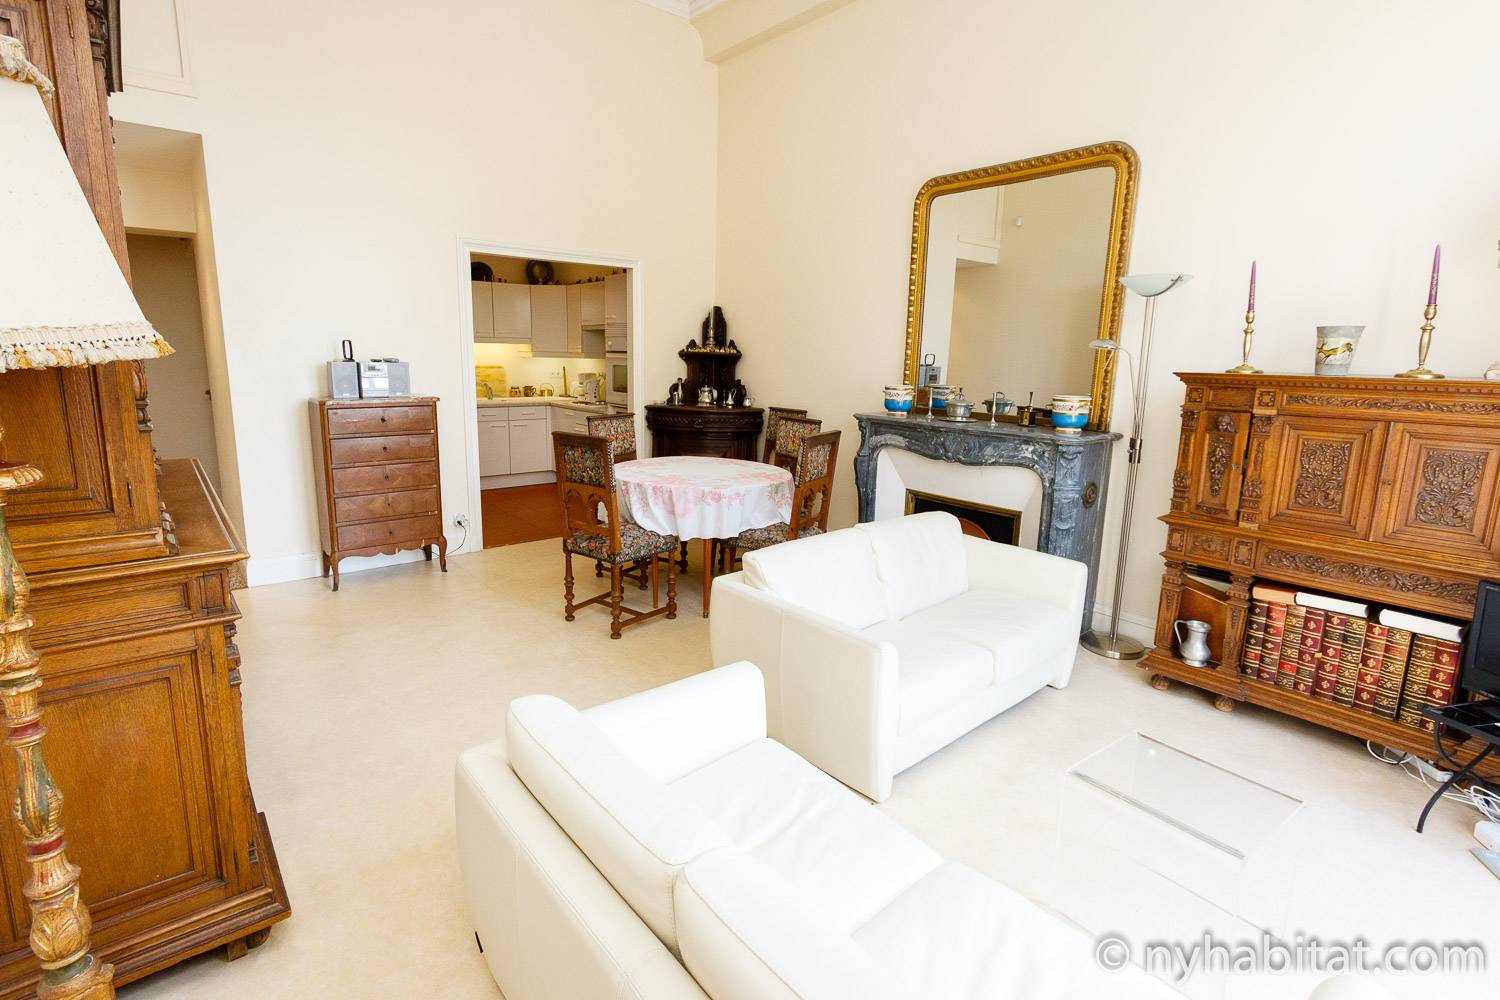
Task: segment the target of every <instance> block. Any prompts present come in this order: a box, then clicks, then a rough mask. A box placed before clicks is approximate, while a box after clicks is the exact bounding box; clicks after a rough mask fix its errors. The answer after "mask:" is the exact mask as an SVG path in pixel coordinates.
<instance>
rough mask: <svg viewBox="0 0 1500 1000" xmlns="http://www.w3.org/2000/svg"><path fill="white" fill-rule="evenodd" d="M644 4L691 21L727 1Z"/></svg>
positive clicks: (659, 0) (673, 0)
mask: <svg viewBox="0 0 1500 1000" xmlns="http://www.w3.org/2000/svg"><path fill="white" fill-rule="evenodd" d="M641 2H642V3H646V4H650V5H651V6H652V7H655V8H657V9H658V10H664V11H666V12H667V13H668V14H676V15H677V16H678V17H685V18H688V19H689V20H691V19H692V18H695V17H697V16H698V15H699V14H706V13H708V12H709V11H710V10H713V9H714V8H715V7H717V6H719V4H721V3H725V2H726V0H641Z"/></svg>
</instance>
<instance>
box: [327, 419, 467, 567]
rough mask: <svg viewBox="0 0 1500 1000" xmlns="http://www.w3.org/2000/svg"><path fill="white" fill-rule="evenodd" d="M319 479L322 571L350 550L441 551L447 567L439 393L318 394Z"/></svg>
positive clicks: (372, 552)
mask: <svg viewBox="0 0 1500 1000" xmlns="http://www.w3.org/2000/svg"><path fill="white" fill-rule="evenodd" d="M308 417H309V421H310V423H311V426H312V436H313V462H314V464H315V466H316V469H315V475H314V479H315V480H316V481H317V489H318V533H319V535H320V536H321V541H322V545H323V575H324V576H327V575H328V574H329V573H330V572H332V573H333V589H334V590H338V589H339V561H340V560H341V559H346V558H348V557H349V556H373V555H378V554H381V553H384V554H386V555H391V554H393V553H396V552H400V551H402V550H403V549H421V550H422V551H423V552H424V553H425V554H426V556H427V558H428V559H431V558H432V550H433V549H434V548H436V549H437V551H438V560H439V563H440V565H441V566H442V567H443V571H444V572H447V570H448V539H447V538H446V537H444V535H443V497H442V490H441V488H440V487H439V485H438V434H437V399H436V398H434V397H431V396H413V397H410V398H407V399H314V400H310V401H309V403H308Z"/></svg>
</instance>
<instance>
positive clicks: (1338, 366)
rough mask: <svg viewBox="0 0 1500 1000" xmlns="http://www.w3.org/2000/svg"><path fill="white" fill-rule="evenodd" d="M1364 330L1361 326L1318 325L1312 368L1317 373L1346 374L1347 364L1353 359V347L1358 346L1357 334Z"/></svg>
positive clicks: (1347, 371)
mask: <svg viewBox="0 0 1500 1000" xmlns="http://www.w3.org/2000/svg"><path fill="white" fill-rule="evenodd" d="M1364 332H1365V328H1364V327H1362V326H1320V327H1318V353H1317V354H1316V356H1315V357H1314V363H1313V370H1314V371H1315V372H1317V373H1318V374H1319V375H1348V374H1349V365H1350V363H1352V362H1353V361H1354V349H1355V348H1356V347H1358V346H1359V335H1360V334H1362V333H1364Z"/></svg>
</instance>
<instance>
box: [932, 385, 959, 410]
mask: <svg viewBox="0 0 1500 1000" xmlns="http://www.w3.org/2000/svg"><path fill="white" fill-rule="evenodd" d="M953 390H954V387H953V386H951V385H932V386H928V387H927V391H928V392H930V393H932V404H931V408H932V409H934V410H946V409H947V408H948V397H949V396H951V395H953Z"/></svg>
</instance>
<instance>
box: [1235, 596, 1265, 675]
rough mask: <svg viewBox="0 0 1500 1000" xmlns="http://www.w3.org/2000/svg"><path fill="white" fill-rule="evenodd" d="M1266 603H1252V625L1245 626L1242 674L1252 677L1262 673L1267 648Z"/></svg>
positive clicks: (1241, 660) (1254, 601) (1241, 663)
mask: <svg viewBox="0 0 1500 1000" xmlns="http://www.w3.org/2000/svg"><path fill="white" fill-rule="evenodd" d="M1266 611H1267V606H1266V602H1265V601H1262V600H1260V599H1258V598H1257V599H1256V600H1253V601H1251V602H1250V624H1249V625H1247V626H1245V648H1244V650H1243V651H1242V652H1241V653H1240V673H1242V674H1248V675H1250V676H1251V677H1254V676H1256V675H1257V674H1258V673H1259V672H1260V656H1261V652H1262V651H1263V650H1264V649H1265V646H1266Z"/></svg>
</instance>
